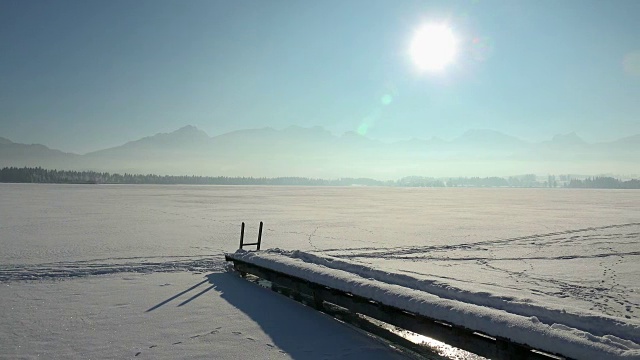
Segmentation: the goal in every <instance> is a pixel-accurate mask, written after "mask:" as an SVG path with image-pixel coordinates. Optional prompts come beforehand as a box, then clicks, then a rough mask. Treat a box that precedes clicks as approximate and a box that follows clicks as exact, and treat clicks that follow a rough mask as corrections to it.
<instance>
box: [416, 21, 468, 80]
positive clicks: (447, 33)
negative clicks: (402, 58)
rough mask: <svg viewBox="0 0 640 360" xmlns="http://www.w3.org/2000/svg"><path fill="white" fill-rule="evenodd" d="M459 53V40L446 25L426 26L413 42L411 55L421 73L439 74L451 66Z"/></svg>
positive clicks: (417, 31)
mask: <svg viewBox="0 0 640 360" xmlns="http://www.w3.org/2000/svg"><path fill="white" fill-rule="evenodd" d="M457 52H458V39H457V38H456V36H455V34H454V33H453V31H452V30H451V28H450V27H449V26H448V25H446V24H425V25H422V26H421V27H420V28H418V29H417V30H416V32H415V34H414V35H413V39H412V40H411V46H410V48H409V55H410V56H411V59H412V60H413V62H414V63H415V65H416V67H417V68H418V69H419V70H420V71H428V72H439V71H442V70H444V68H445V67H446V66H447V65H449V64H451V63H452V62H453V61H454V60H455V58H456V55H457Z"/></svg>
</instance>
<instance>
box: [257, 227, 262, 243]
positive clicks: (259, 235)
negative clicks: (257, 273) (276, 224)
mask: <svg viewBox="0 0 640 360" xmlns="http://www.w3.org/2000/svg"><path fill="white" fill-rule="evenodd" d="M261 241H262V221H260V230H258V247H257V250H260V242H261Z"/></svg>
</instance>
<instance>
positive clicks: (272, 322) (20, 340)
mask: <svg viewBox="0 0 640 360" xmlns="http://www.w3.org/2000/svg"><path fill="white" fill-rule="evenodd" d="M242 221H244V222H246V223H247V229H246V237H247V238H248V239H250V240H251V239H252V238H253V237H255V236H256V235H257V228H258V223H259V222H260V221H264V223H265V231H264V234H263V248H281V249H288V250H303V251H306V252H308V253H311V254H319V255H322V256H331V257H333V258H336V259H340V260H343V261H345V262H349V263H354V262H355V263H358V264H361V265H365V266H369V267H372V268H375V269H379V270H381V274H380V276H383V277H389V278H393V279H395V280H394V281H396V280H397V279H401V280H402V279H405V280H406V279H415V280H417V281H420V284H421V285H420V286H421V287H424V289H423V290H425V291H429V292H432V293H435V294H436V295H437V294H438V293H442V294H444V293H446V295H447V296H448V297H450V298H451V297H453V298H455V299H457V300H460V301H466V302H471V303H475V304H478V305H483V306H491V307H496V308H500V309H504V310H507V311H510V312H514V313H518V314H522V315H525V316H530V315H531V316H532V314H535V315H536V316H537V317H539V318H540V321H542V322H545V321H552V320H554V319H555V321H561V322H562V323H563V324H566V325H569V326H572V325H574V326H576V327H577V325H580V326H585V327H587V329H585V330H589V332H590V333H591V334H595V335H604V334H613V335H616V336H619V337H622V338H625V337H623V336H621V335H624V336H626V338H628V337H629V336H632V337H633V336H635V335H638V333H637V332H636V331H637V329H638V327H639V326H640V280H638V279H640V191H634V190H629V191H624V190H590V189H455V188H453V189H452V188H446V189H420V188H368V187H352V188H334V187H331V188H323V187H239V186H238V187H233V186H230V187H215V186H176V185H173V186H147V185H137V186H135V185H45V184H0V246H1V249H2V250H1V251H0V282H1V283H0V286H2V288H3V290H2V296H1V297H0V309H1V310H2V317H1V318H0V349H1V350H0V357H1V358H15V357H20V356H23V357H26V358H29V357H35V356H37V355H38V354H39V355H40V356H46V357H48V358H68V357H72V358H73V357H75V358H85V357H86V358H88V357H91V358H112V357H140V358H144V357H145V356H146V357H147V358H175V357H176V356H177V357H184V356H180V354H182V355H185V356H191V357H194V358H211V353H216V354H220V356H221V358H238V356H239V354H245V355H246V354H259V356H258V358H305V359H313V358H318V359H319V358H350V357H353V356H354V354H359V355H362V354H363V353H366V352H367V351H370V352H371V354H372V355H371V356H373V354H378V355H376V356H380V358H390V357H395V356H399V355H398V354H397V353H396V352H394V351H393V350H392V349H389V348H388V347H385V346H384V345H383V344H380V343H378V342H375V341H373V340H371V339H370V338H368V337H367V336H365V335H362V334H360V333H357V332H355V331H353V330H351V329H348V328H346V327H345V326H344V325H341V324H338V323H337V322H329V321H327V323H326V324H323V325H317V327H318V330H314V331H313V335H312V334H311V333H310V334H309V335H308V336H306V337H305V334H304V331H300V330H296V331H294V330H295V329H296V328H295V327H296V326H298V327H300V326H301V325H300V324H302V325H304V324H308V322H310V321H311V322H314V324H315V322H316V321H319V320H318V319H321V318H322V316H320V314H315V313H313V312H312V311H310V310H307V309H304V308H302V307H299V306H298V305H295V306H294V307H289V306H288V305H287V303H286V301H287V300H288V299H278V298H277V297H275V300H273V299H274V297H273V296H270V294H268V293H266V290H264V294H265V296H262V294H263V289H256V287H255V286H251V284H245V283H243V282H238V281H236V280H239V279H235V278H232V277H231V275H229V274H226V273H225V272H224V259H223V253H224V252H232V251H234V250H236V249H237V246H238V241H239V230H240V223H241V222H242ZM405 280H402V281H405ZM243 293H246V294H247V297H254V298H253V299H251V300H252V301H254V302H255V303H257V304H255V305H252V303H251V302H249V301H248V300H246V299H245V298H244V297H243V296H242V294H243ZM256 297H257V298H256ZM263 302H265V303H266V305H264V311H261V310H260V309H261V307H260V306H261V305H260V304H261V303H263ZM289 308H292V309H295V310H292V311H295V312H296V314H298V313H300V314H299V316H298V318H299V319H301V320H300V321H297V322H296V321H289V320H287V321H284V322H283V323H282V325H277V324H279V320H278V319H277V318H273V319H270V318H269V316H270V315H269V314H272V315H273V316H276V315H282V316H280V317H286V316H287V311H288V310H285V309H289ZM269 311H270V313H269ZM267 313H269V314H267ZM221 318H222V319H224V320H221ZM325 320H326V319H325ZM325 320H322V321H325ZM296 324H299V325H296ZM334 328H335V329H334ZM629 329H631V330H629ZM323 331H324V333H326V336H318V332H321V333H322V332H323ZM341 331H342V332H341ZM599 332H601V333H599ZM336 334H338V335H340V336H338V337H337V338H338V339H341V340H337V339H334V338H333V337H336ZM248 338H251V340H248ZM307 338H309V340H307V342H305V340H304V339H307ZM311 338H313V339H315V340H310V339H311ZM638 338H640V335H639V336H637V337H635V340H637V339H638ZM314 341H315V342H314ZM174 343H175V344H174ZM330 344H333V345H330ZM319 349H324V350H322V351H320V350H319ZM354 351H355V352H354ZM135 354H138V355H135Z"/></svg>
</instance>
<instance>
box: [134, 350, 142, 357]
mask: <svg viewBox="0 0 640 360" xmlns="http://www.w3.org/2000/svg"><path fill="white" fill-rule="evenodd" d="M140 354H142V351H138V352H137V353H136V354H135V355H134V356H138V355H140Z"/></svg>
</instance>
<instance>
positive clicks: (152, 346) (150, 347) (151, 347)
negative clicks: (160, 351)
mask: <svg viewBox="0 0 640 360" xmlns="http://www.w3.org/2000/svg"><path fill="white" fill-rule="evenodd" d="M154 347H158V345H151V346H149V349H153V348H154Z"/></svg>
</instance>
